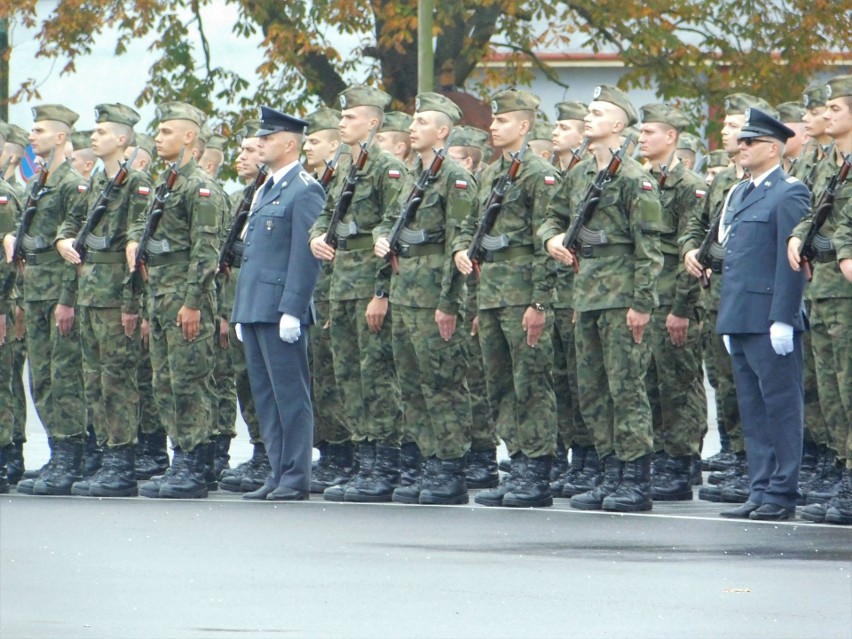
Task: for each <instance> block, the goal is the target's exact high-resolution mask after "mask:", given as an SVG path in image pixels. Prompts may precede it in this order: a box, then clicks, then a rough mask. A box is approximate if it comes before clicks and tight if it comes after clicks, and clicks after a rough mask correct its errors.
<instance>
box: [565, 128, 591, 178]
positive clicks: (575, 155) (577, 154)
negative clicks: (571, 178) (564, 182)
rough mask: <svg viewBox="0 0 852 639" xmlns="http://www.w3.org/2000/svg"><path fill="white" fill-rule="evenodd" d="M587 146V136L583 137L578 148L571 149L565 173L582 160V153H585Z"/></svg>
mask: <svg viewBox="0 0 852 639" xmlns="http://www.w3.org/2000/svg"><path fill="white" fill-rule="evenodd" d="M588 148H589V138H588V137H585V138H583V143H582V144H581V145H580V148H579V149H571V161H570V162H569V163H568V166H567V167H566V168H565V173H568V172H569V171H571V169H573V168H574V167H575V166H577V165H578V164H579V163H580V162H582V161H583V155H584V154H585V153H586V149H588Z"/></svg>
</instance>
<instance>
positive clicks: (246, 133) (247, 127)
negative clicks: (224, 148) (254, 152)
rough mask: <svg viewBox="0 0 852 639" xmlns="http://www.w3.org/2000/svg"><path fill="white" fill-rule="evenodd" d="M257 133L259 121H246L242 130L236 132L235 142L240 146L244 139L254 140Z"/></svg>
mask: <svg viewBox="0 0 852 639" xmlns="http://www.w3.org/2000/svg"><path fill="white" fill-rule="evenodd" d="M258 131H260V120H246V121H245V122H243V126H242V128H241V129H240V130H239V131H237V142H239V143H240V144H242V143H243V140H245V139H246V138H256V137H257V132H258Z"/></svg>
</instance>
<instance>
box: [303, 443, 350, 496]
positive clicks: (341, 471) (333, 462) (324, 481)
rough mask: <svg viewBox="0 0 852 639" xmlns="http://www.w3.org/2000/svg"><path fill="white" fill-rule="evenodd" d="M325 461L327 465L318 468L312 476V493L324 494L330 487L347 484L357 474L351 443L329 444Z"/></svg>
mask: <svg viewBox="0 0 852 639" xmlns="http://www.w3.org/2000/svg"><path fill="white" fill-rule="evenodd" d="M323 459H324V460H325V463H324V464H321V465H320V466H319V467H317V468H316V469H315V470H314V472H313V474H312V475H311V492H312V493H322V492H323V491H325V489H326V488H328V487H329V486H339V485H340V484H345V483H346V482H347V481H349V480H350V479H351V478H352V475H353V473H354V472H355V471H354V463H355V461H354V451H353V449H352V442H351V441H347V442H343V443H342V444H328V446H327V447H326V450H325V456H324V457H323ZM320 461H322V459H321V460H320Z"/></svg>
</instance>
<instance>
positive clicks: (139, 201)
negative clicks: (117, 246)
mask: <svg viewBox="0 0 852 639" xmlns="http://www.w3.org/2000/svg"><path fill="white" fill-rule="evenodd" d="M127 190H128V193H127V225H128V227H129V226H130V225H132V224H133V222H134V220H136V219H138V218H139V216H140V215H141V216H142V217H144V216H145V213H146V212H147V211H148V206H149V205H150V202H151V198H152V197H153V195H152V194H153V192H154V187H153V185H152V184H151V177H150V176H149V175H148V174H147V173H144V172H142V171H133V172H131V173H130V176H129V177H128V178H127ZM128 232H129V229H128ZM125 242H126V240H125ZM125 246H126V244H125ZM141 307H142V298H141V294H140V293H139V292H138V291H135V290H134V288H133V286H132V285H131V280H130V278H127V282H125V284H124V290H123V291H122V298H121V311H122V312H123V313H128V314H130V315H136V314H138V313H139V310H140V308H141Z"/></svg>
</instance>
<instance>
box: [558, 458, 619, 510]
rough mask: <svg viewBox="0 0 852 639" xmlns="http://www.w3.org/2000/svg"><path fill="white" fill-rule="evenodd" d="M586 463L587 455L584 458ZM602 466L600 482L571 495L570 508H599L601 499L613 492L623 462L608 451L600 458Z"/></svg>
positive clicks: (617, 484)
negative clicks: (587, 489)
mask: <svg viewBox="0 0 852 639" xmlns="http://www.w3.org/2000/svg"><path fill="white" fill-rule="evenodd" d="M586 463H587V464H588V457H587V458H586ZM601 464H602V466H603V479H602V480H601V482H600V483H599V484H598V485H597V486H595V487H594V488H592V489H591V490H589V491H587V492H585V493H579V494H577V495H574V496H573V497H571V508H577V509H578V510H600V509H601V508H602V507H603V500H604V498H605V497H608V496H609V495H611V494H612V493H614V492H615V491H616V490H617V489H618V486H619V484H620V483H621V473H622V470H623V468H624V463H623V462H622V461H621V460H620V459H618V458H617V457H616V456H615V455H613V454H612V453H610V454H609V455H607V456H606V457H604V458H603V459H602V460H601Z"/></svg>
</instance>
